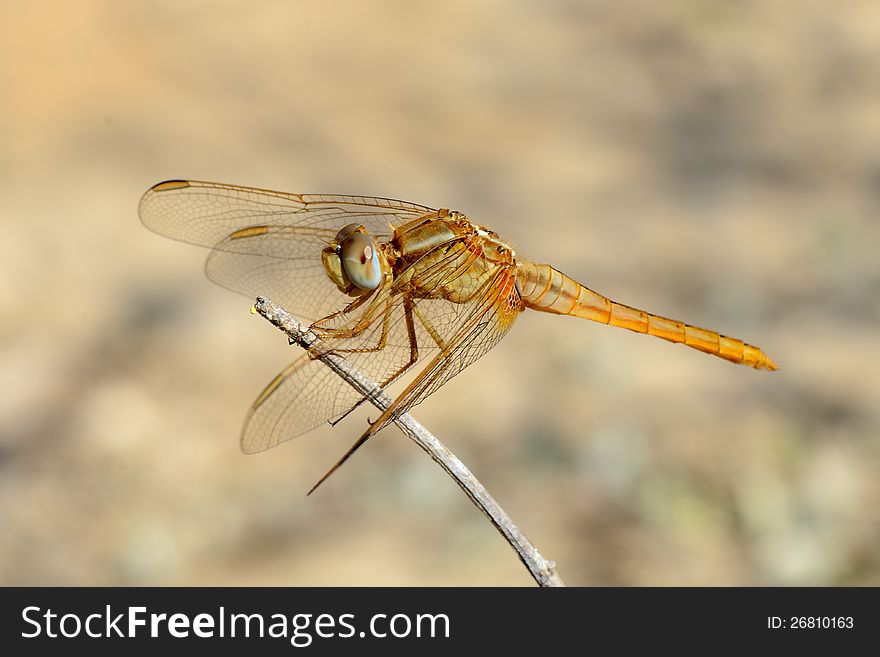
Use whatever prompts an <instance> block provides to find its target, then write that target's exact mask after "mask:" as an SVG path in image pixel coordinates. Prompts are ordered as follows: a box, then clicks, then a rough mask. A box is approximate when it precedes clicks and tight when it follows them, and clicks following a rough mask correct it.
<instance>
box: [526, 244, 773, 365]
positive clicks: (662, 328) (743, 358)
mask: <svg viewBox="0 0 880 657" xmlns="http://www.w3.org/2000/svg"><path fill="white" fill-rule="evenodd" d="M517 288H518V289H519V292H520V295H521V297H522V300H523V304H524V305H525V306H526V307H527V308H532V309H534V310H540V311H542V312H548V313H555V314H557V315H572V316H574V317H583V318H585V319H590V320H593V321H594V322H600V323H602V324H610V325H612V326H620V327H622V328H625V329H629V330H630V331H635V332H636V333H646V334H648V335H655V336H657V337H658V338H663V339H664V340H668V341H669V342H678V343H681V344H685V345H687V346H688V347H692V348H694V349H699V350H700V351H703V352H706V353H707V354H712V355H714V356H719V357H720V358H724V359H725V360H729V361H730V362H732V363H739V364H742V365H748V366H749V367H754V368H756V369H766V370H775V369H776V364H775V363H774V362H773V360H772V359H771V358H770V357H769V356H767V354H765V353H764V352H763V351H761V349H759V348H758V347H755V346H753V345H750V344H747V343H745V342H743V341H742V340H738V339H736V338H729V337H727V336H726V335H721V334H720V333H716V332H715V331H710V330H708V329H704V328H699V327H697V326H691V325H690V324H685V323H683V322H679V321H676V320H674V319H669V318H667V317H661V316H660V315H654V314H651V313H649V312H645V311H644V310H639V309H637V308H630V307H629V306H624V305H623V304H620V303H617V302H616V301H611V300H610V299H608V298H607V297H604V296H602V295H601V294H598V293H597V292H593V290H590V289H589V288H586V287H584V286H583V285H581V284H580V283H578V282H577V281H576V280H574V279H573V278H571V277H569V276H566V275H565V274H563V273H562V272H561V271H559V270H558V269H555V268H554V267H551V266H550V265H545V264H536V263H533V262H528V261H525V262H522V261H521V262H519V263H518V264H517Z"/></svg>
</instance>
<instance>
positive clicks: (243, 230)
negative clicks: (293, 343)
mask: <svg viewBox="0 0 880 657" xmlns="http://www.w3.org/2000/svg"><path fill="white" fill-rule="evenodd" d="M432 211H433V210H432V209H431V208H429V207H427V206H424V205H418V204H416V203H409V202H406V201H396V200H393V199H386V198H378V197H369V196H341V195H330V194H323V195H322V194H289V193H285V192H275V191H269V190H263V189H256V188H251V187H240V186H237V185H225V184H220V183H210V182H200V181H182V180H176V181H174V180H172V181H166V182H163V183H159V184H158V185H155V186H154V187H152V188H151V189H149V190H148V191H147V193H146V194H144V196H143V198H142V199H141V202H140V206H139V214H140V217H141V221H142V222H143V223H144V225H145V226H147V228H149V229H151V230H153V231H155V232H157V233H159V234H161V235H165V236H166V237H171V238H172V239H176V240H180V241H182V242H189V243H191V244H197V245H200V246H205V247H210V248H212V249H213V250H212V252H211V254H210V255H209V256H208V260H207V262H206V263H205V272H206V274H207V276H208V277H209V278H210V279H211V280H212V281H214V282H216V283H218V284H219V285H222V286H224V287H227V288H229V289H231V290H234V291H236V292H240V293H242V294H244V295H246V296H249V297H256V296H258V295H263V296H266V297H269V298H271V299H272V300H274V301H276V302H277V303H280V304H282V305H283V306H284V307H285V308H287V309H288V310H289V311H290V312H292V313H294V314H295V315H297V316H298V317H300V318H302V319H304V320H308V321H314V320H316V319H319V318H320V317H324V316H326V315H327V314H329V313H330V312H333V311H335V310H339V309H340V308H342V307H344V306H345V304H346V303H348V302H349V301H350V299H349V298H348V297H346V296H345V295H343V294H342V293H341V292H339V291H338V290H337V289H336V286H335V285H333V283H332V282H331V281H330V280H329V279H328V278H327V276H326V274H325V273H324V270H323V267H322V265H321V250H322V249H323V248H324V247H325V246H327V244H328V243H329V242H330V240H332V239H333V238H334V237H335V236H336V233H337V231H338V230H339V229H340V228H342V227H343V226H345V225H346V224H350V223H358V224H363V225H364V227H365V228H366V229H367V231H368V232H369V233H370V234H371V235H374V236H375V237H376V238H377V239H378V240H380V241H383V240H386V239H388V238H389V237H390V233H391V228H390V225H394V226H399V225H401V224H403V223H405V222H407V221H411V220H412V219H414V218H416V217H418V216H421V215H424V214H426V213H430V212H432Z"/></svg>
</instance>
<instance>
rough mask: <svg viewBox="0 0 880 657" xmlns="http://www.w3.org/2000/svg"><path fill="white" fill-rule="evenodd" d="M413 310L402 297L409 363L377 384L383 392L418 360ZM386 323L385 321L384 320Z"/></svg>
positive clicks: (407, 296) (361, 400)
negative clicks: (407, 337)
mask: <svg viewBox="0 0 880 657" xmlns="http://www.w3.org/2000/svg"><path fill="white" fill-rule="evenodd" d="M414 310H415V304H414V303H413V301H412V298H411V297H410V296H409V295H405V296H404V297H403V312H404V318H405V319H406V332H407V335H408V336H409V361H407V362H406V363H404V364H403V365H402V366H401V367H400V368H398V369H397V371H395V372H393V373H392V374H391V376H389V377H388V378H386V379H385V380H384V381H382V382H381V383H380V384H379V387H380V388H382V389H383V390H384V389H385V388H386V387H387V386H389V385H391V384H392V383H393V382H394V381H396V380H397V379H398V378H400V377H401V376H402V375H403V374H404V373H405V372H406V371H407V370H408V369H409V368H410V367H412V366H413V365H414V364H415V363H416V361H417V360H418V359H419V343H418V339H417V337H416V326H415V322H413V318H412V313H413V311H414ZM386 322H387V319H386ZM386 330H387V327H386ZM365 401H367V398H366V397H361V398H360V399H359V400H358V401H357V403H355V405H354V406H352V407H351V408H350V409H348V410H347V411H345V413H343V414H342V415H340V416H339V417H337V418H335V419H334V420H331V421H330V426H333V427H335V426H336V425H337V424H339V423H340V422H342V420H344V419H345V418H347V417H348V416H349V415H350V414H351V412H352V411H354V410H355V409H356V408H358V407H359V406H360V405H361V404H363V403H364V402H365Z"/></svg>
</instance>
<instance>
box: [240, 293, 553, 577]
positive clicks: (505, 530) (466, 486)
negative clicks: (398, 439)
mask: <svg viewBox="0 0 880 657" xmlns="http://www.w3.org/2000/svg"><path fill="white" fill-rule="evenodd" d="M254 308H255V310H256V311H257V312H258V313H259V314H260V315H262V316H263V317H265V318H266V319H267V320H269V321H270V322H271V323H272V324H274V325H275V326H277V327H278V328H279V329H281V330H282V331H284V332H285V333H286V334H287V335H288V337H289V338H290V342H291V344H293V343H296V344H298V345H299V346H300V347H302V348H303V349H305V350H307V351H308V352H309V353H311V354H313V355H314V356H315V357H316V358H319V359H320V360H321V361H322V362H323V363H324V364H325V365H326V366H327V367H329V368H330V369H331V370H333V371H334V372H335V373H336V374H337V375H338V376H340V377H342V378H343V379H344V380H345V381H346V382H347V383H348V384H349V385H350V386H351V387H353V388H354V389H355V390H357V391H358V393H360V394H362V395H364V396H365V397H366V398H367V399H368V400H369V402H370V403H372V404H373V405H374V406H375V407H376V408H378V409H379V410H382V411H384V410H385V409H386V408H388V406H389V405H390V404H391V402H392V400H391V398H390V397H389V396H388V395H387V394H385V392H384V391H383V390H382V389H381V388H379V386H378V385H376V383H374V382H373V381H371V380H370V379H368V378H367V377H365V376H364V375H363V374H362V373H361V372H360V371H358V370H357V369H356V368H355V367H354V366H353V365H352V364H351V363H350V362H349V361H347V360H346V359H345V358H343V357H342V356H339V355H337V354H334V353H333V352H332V351H331V352H326V351H323V350H322V349H321V340H320V338H318V336H317V335H315V334H314V333H312V332H311V331H310V330H309V328H308V327H307V326H304V325H303V324H301V323H300V322H299V321H297V320H296V318H294V317H293V316H292V315H291V314H290V313H288V312H287V311H286V310H284V308H281V307H280V306H278V305H276V304H274V303H272V302H271V301H269V300H268V299H264V298H262V297H258V298H257V303H256V305H255V306H254ZM395 423H396V424H397V426H398V427H400V429H401V431H403V433H404V434H406V435H407V437H409V438H410V439H411V440H413V441H414V442H415V443H416V444H417V445H418V446H419V447H421V448H422V449H423V450H425V451H426V452H427V453H428V455H429V456H430V457H431V458H432V459H433V460H434V462H435V463H437V464H438V465H439V466H440V467H441V468H443V469H444V470H445V471H446V473H447V474H448V475H449V476H450V477H452V478H453V479H454V480H455V483H457V484H458V485H459V486H460V487H461V489H462V490H463V491H464V492H465V493H466V494H467V496H468V497H469V498H470V499H471V501H472V502H473V503H474V504H475V505H476V506H477V508H478V509H480V511H482V512H483V513H484V514H485V515H486V517H487V518H488V519H489V520H490V521H491V522H492V524H493V525H495V527H496V529H498V531H499V532H501V535H502V536H504V538H505V540H506V541H507V542H508V543H510V546H511V547H512V548H513V549H514V550H515V551H516V553H517V555H518V556H519V558H520V560H521V561H522V562H523V564H524V565H525V566H526V568H528V570H529V573H531V575H532V577H534V578H535V581H536V582H538V584H540V585H541V586H565V584H564V582H563V581H562V579H561V578H560V577H559V575H558V574H557V573H556V564H555V563H554V562H552V561H547V560H546V559H544V557H543V556H541V553H540V552H538V550H537V548H536V547H535V546H534V545H532V544H531V543H530V542H529V540H528V539H527V538H526V537H525V536H524V535H523V533H522V532H521V531H520V530H519V529H518V528H517V527H516V525H514V524H513V521H512V520H511V519H510V517H509V516H508V515H507V514H506V513H505V512H504V509H502V508H501V507H500V506H499V505H498V503H497V502H496V501H495V500H494V499H493V498H492V496H491V495H489V492H488V491H487V490H486V489H485V487H484V486H483V484H481V483H480V482H479V481H478V480H477V478H476V477H475V476H474V475H473V473H471V471H470V470H468V468H467V467H466V466H465V465H464V463H462V462H461V461H460V460H459V459H458V457H457V456H455V454H453V453H452V452H450V451H449V450H448V449H447V448H446V446H445V445H444V444H443V443H441V442H440V441H439V440H438V439H437V438H436V437H434V436H433V435H432V434H431V433H430V432H429V431H428V430H427V429H425V428H424V427H423V426H422V425H421V424H419V423H418V422H416V420H415V419H414V418H413V417H412V416H411V415H409V414H408V413H405V414H404V415H401V416H400V417H399V418H397V419H396V420H395Z"/></svg>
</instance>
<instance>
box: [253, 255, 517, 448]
mask: <svg viewBox="0 0 880 657" xmlns="http://www.w3.org/2000/svg"><path fill="white" fill-rule="evenodd" d="M474 262H483V261H481V260H479V258H478V257H477V256H476V255H475V254H474V252H473V251H472V250H470V249H467V248H464V249H461V250H460V251H458V252H455V253H453V254H450V255H449V256H448V257H447V258H443V259H440V260H439V261H438V262H437V263H436V264H435V265H433V266H432V267H430V268H424V269H422V270H421V271H419V272H415V273H414V275H413V278H412V280H413V281H414V282H415V283H417V284H418V285H420V286H423V287H421V289H422V290H428V289H430V288H428V287H424V286H427V285H431V286H440V285H447V286H448V285H450V284H457V283H461V284H465V281H464V279H462V278H459V277H457V272H458V271H460V269H461V267H462V266H463V265H464V264H473V263H474ZM485 266H486V267H487V273H490V272H489V270H488V268H489V267H490V266H489V265H485ZM499 286H500V287H499ZM505 286H506V287H505ZM408 294H409V291H408V290H406V289H403V290H401V289H397V288H393V287H392V288H390V289H388V290H383V291H382V292H381V294H379V295H377V298H376V299H374V300H373V302H372V304H371V305H370V307H368V308H366V309H365V310H364V311H363V312H357V313H352V314H351V315H345V314H341V315H339V316H338V318H337V320H338V321H336V322H335V323H334V324H333V326H332V327H331V328H332V329H333V330H344V329H345V328H346V327H352V326H354V325H355V324H357V323H359V322H362V323H363V322H366V323H367V324H368V328H366V329H365V330H364V331H363V332H362V333H360V334H358V335H357V336H356V337H348V338H333V337H324V342H325V345H326V346H328V347H330V348H332V349H333V350H334V351H335V352H336V353H338V354H340V355H342V356H344V357H345V358H346V359H348V360H350V361H351V362H352V363H353V364H354V365H355V366H356V367H357V368H358V369H359V370H360V371H361V372H363V373H364V374H365V375H366V376H368V377H369V378H370V379H372V380H373V381H375V382H377V383H379V384H384V387H385V388H386V391H387V392H389V394H390V395H391V396H392V397H394V396H395V393H394V392H393V389H395V388H397V389H400V388H401V387H403V385H404V383H405V382H406V380H407V379H408V378H411V375H412V374H413V373H415V372H418V371H419V369H420V368H421V364H422V363H433V362H434V360H436V357H437V356H438V354H439V355H442V356H443V358H442V359H441V361H442V365H437V364H434V365H432V366H429V367H428V368H427V369H426V370H425V372H431V375H430V376H429V377H428V378H426V379H424V384H423V385H421V386H419V387H418V389H416V390H413V391H411V393H410V394H408V395H407V396H406V397H405V403H404V404H402V405H401V406H400V409H399V412H398V413H397V414H396V415H395V416H394V417H397V415H399V414H400V413H403V412H405V410H406V409H408V408H411V407H412V406H414V405H415V404H417V403H419V402H420V401H422V400H423V399H425V398H426V397H427V396H428V395H430V394H431V393H433V392H434V391H436V390H437V389H438V388H439V387H440V386H441V385H443V383H445V382H446V381H448V380H449V379H450V378H452V377H453V376H454V375H455V374H457V373H458V372H460V371H461V370H463V369H464V368H465V367H467V365H469V364H471V363H473V362H474V361H475V360H477V358H479V357H480V356H481V355H482V354H484V353H485V352H486V351H488V350H489V349H490V348H491V347H492V346H493V345H494V344H496V343H497V342H498V340H499V339H500V338H501V337H502V336H503V334H504V332H506V330H507V329H508V328H509V327H510V325H511V324H512V323H513V320H514V319H515V317H516V315H517V314H518V313H519V310H520V306H519V303H520V302H519V296H518V295H517V294H516V292H515V290H514V288H513V279H512V277H511V276H510V275H509V274H507V273H506V271H505V272H503V273H496V275H495V276H494V277H489V279H488V282H487V283H486V284H485V285H484V286H483V288H481V289H477V290H474V291H473V294H472V295H471V299H470V300H468V301H466V302H463V303H453V302H451V301H447V300H445V299H424V298H419V299H415V298H412V297H410V296H407V295H408ZM383 335H384V342H385V346H384V347H383V348H381V349H378V348H376V347H377V346H378V345H379V344H380V343H382V342H383ZM438 340H439V342H438ZM413 343H414V344H413ZM441 344H442V345H443V347H444V348H445V351H441V346H440V345H441ZM414 347H415V348H414ZM407 374H409V375H410V376H409V377H407ZM396 375H399V378H395V377H396ZM418 376H420V377H421V376H422V375H421V374H419V375H418ZM389 379H394V381H393V383H392V382H390V381H389ZM405 393H406V390H405V391H404V394H405ZM358 401H360V398H359V396H358V395H357V393H356V392H355V391H354V390H353V389H352V388H350V387H349V386H348V385H347V384H345V383H344V382H343V381H342V380H341V379H340V378H339V377H337V376H336V375H335V374H333V373H332V372H331V371H330V370H329V368H327V367H326V366H324V365H323V363H321V362H320V361H310V360H308V357H307V356H306V357H305V358H304V359H301V360H299V361H296V362H295V363H293V364H292V365H291V366H290V367H288V368H287V369H286V370H284V371H283V372H282V373H281V374H279V375H278V377H276V378H275V379H274V380H273V381H272V382H271V383H270V384H269V385H268V386H267V387H266V389H265V390H264V391H263V393H261V394H260V395H259V396H258V397H257V400H256V401H255V402H254V404H253V406H252V408H251V411H250V412H249V414H248V417H247V420H246V422H245V426H244V429H243V432H242V449H243V450H244V451H246V452H256V451H261V450H264V449H268V448H270V447H273V446H275V445H277V444H279V443H281V442H283V441H286V440H289V439H291V438H294V437H295V436H298V435H300V434H302V433H305V432H306V431H309V430H310V429H312V428H314V427H315V426H317V425H318V424H320V423H321V422H322V421H324V420H326V419H330V418H333V417H336V416H338V415H341V414H342V413H345V412H346V411H348V410H349V409H351V408H352V407H353V406H354V405H355V404H356V403H357V402H358ZM389 421H390V420H389ZM384 424H387V423H383V426H384ZM377 430H378V429H377Z"/></svg>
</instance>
